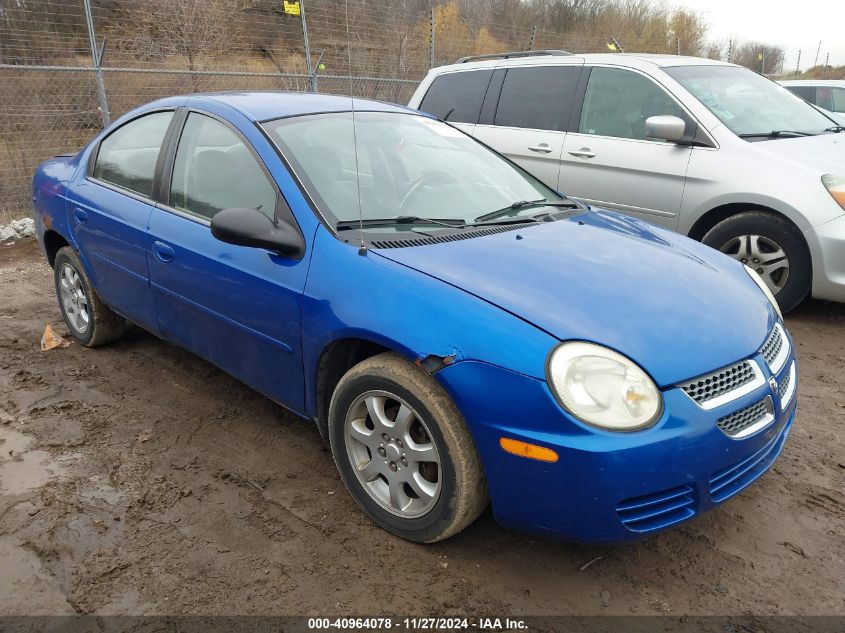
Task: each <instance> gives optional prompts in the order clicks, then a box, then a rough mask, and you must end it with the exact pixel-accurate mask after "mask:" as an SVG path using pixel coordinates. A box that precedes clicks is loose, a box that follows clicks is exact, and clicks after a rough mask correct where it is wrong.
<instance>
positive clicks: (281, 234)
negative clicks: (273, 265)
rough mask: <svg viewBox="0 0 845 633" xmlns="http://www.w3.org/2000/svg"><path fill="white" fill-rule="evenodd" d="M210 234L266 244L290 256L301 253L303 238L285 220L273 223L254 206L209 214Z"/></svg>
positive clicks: (236, 241) (258, 245) (245, 243)
mask: <svg viewBox="0 0 845 633" xmlns="http://www.w3.org/2000/svg"><path fill="white" fill-rule="evenodd" d="M211 234H212V235H213V236H214V237H216V238H217V239H218V240H220V241H221V242H226V243H227V244H236V245H238V246H251V247H255V248H266V249H268V250H271V251H275V252H277V253H279V254H280V255H284V256H286V257H292V258H294V259H299V258H300V257H302V255H304V254H305V241H304V240H303V239H302V236H301V235H300V234H299V232H298V231H297V230H296V229H294V228H293V227H292V226H290V225H289V224H287V223H285V222H281V223H279V226H276V225H275V224H274V223H273V220H271V219H270V218H268V217H267V216H266V215H264V214H263V213H261V211H258V210H257V209H224V210H223V211H220V212H219V213H217V214H216V215H215V216H214V217H213V218H211Z"/></svg>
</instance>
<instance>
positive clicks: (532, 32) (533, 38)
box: [528, 24, 537, 51]
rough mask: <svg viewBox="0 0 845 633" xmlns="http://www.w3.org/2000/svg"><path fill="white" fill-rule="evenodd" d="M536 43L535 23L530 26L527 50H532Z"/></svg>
mask: <svg viewBox="0 0 845 633" xmlns="http://www.w3.org/2000/svg"><path fill="white" fill-rule="evenodd" d="M536 44H537V25H536V24H535V25H534V26H532V27H531V41H530V42H529V43H528V50H529V51H533V50H534V46H535V45H536Z"/></svg>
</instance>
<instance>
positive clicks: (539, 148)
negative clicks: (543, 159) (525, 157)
mask: <svg viewBox="0 0 845 633" xmlns="http://www.w3.org/2000/svg"><path fill="white" fill-rule="evenodd" d="M528 149H530V150H531V151H532V152H539V153H540V154H549V153H550V152H551V151H552V148H551V147H549V144H548V143H540V144H539V145H531V146H530V147H529V148H528Z"/></svg>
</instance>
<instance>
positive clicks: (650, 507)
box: [437, 341, 797, 542]
mask: <svg viewBox="0 0 845 633" xmlns="http://www.w3.org/2000/svg"><path fill="white" fill-rule="evenodd" d="M790 344H791V341H790ZM755 360H756V361H757V362H758V364H759V366H760V368H761V370H762V371H763V372H764V374H765V376H766V378H767V379H768V378H769V376H770V373H769V371H768V367H767V365H766V363H765V361H764V359H763V358H762V356H758V357H756V358H755ZM793 363H794V356H793V352H792V351H791V350H790V358H789V360H788V361H787V362H786V364H785V366H784V368H783V369H782V370H780V372H779V374H778V376H776V377H775V378H776V379H777V382H778V384H780V383H781V381H782V380H783V379H784V378H785V377H786V375H788V374H789V372H790V368H791V366H792V364H793ZM437 376H438V378H439V379H440V381H441V383H442V384H443V385H444V387H445V388H446V389H447V391H448V392H449V393H450V395H451V396H452V397H453V398H454V400H455V402H456V403H457V405H458V408H459V409H460V410H461V412H462V413H463V415H464V418H465V419H466V421H467V424H468V425H469V428H470V431H471V433H472V435H473V437H474V439H475V442H476V445H477V447H478V450H479V454H480V456H481V460H482V463H483V466H484V469H485V475H486V477H487V483H488V489H489V493H490V497H491V502H492V506H493V512H494V514H495V516H496V519H497V520H498V521H499V522H500V523H501V524H503V525H505V526H508V527H512V528H515V529H519V530H523V531H530V532H536V533H543V534H548V535H554V536H558V537H563V538H566V539H569V540H574V541H581V542H620V541H626V540H631V539H635V538H639V537H642V536H643V535H646V534H649V533H653V532H656V531H659V530H661V529H664V528H666V527H669V526H670V525H674V524H676V523H680V522H681V521H684V520H687V519H689V518H691V517H693V516H696V515H697V514H700V513H702V512H704V511H706V510H709V509H710V508H712V507H714V506H716V505H718V504H719V503H722V502H723V501H725V500H727V499H729V498H730V497H732V496H733V495H735V494H736V493H738V492H739V491H740V490H742V489H744V488H745V487H746V486H748V485H749V484H751V483H752V482H753V481H754V480H756V479H757V478H758V477H759V476H760V475H762V474H763V473H764V472H765V471H766V470H768V469H769V467H770V466H771V465H772V464H773V463H774V461H775V460H776V458H777V457H778V455H779V454H780V452H781V450H782V449H783V446H784V443H785V441H786V437H787V435H788V434H789V431H790V428H791V426H792V423H793V420H794V417H795V406H796V401H797V389H792V390H790V391H791V396H790V397H789V400H788V402H784V403H783V404H782V403H781V400H780V397H779V395H778V393H777V389H776V388H775V389H772V387H771V386H770V385H769V383H768V380H767V381H766V383H765V384H764V385H763V386H761V387H759V388H758V389H756V390H754V391H752V392H751V393H748V394H746V395H745V396H742V397H741V398H738V399H736V400H734V401H732V402H730V403H728V404H725V405H723V406H720V407H717V408H714V409H710V410H704V409H702V408H700V407H699V406H698V405H697V404H695V403H694V402H693V401H692V400H691V399H690V398H689V397H688V396H687V395H686V394H685V393H684V392H683V391H682V390H681V389H680V388H670V389H668V390H666V391H664V403H665V410H664V414H663V417H662V418H661V420H660V421H659V422H658V423H657V424H656V425H655V426H653V427H652V428H650V429H647V430H645V431H638V432H633V433H614V432H607V431H601V430H599V429H595V428H591V427H588V426H586V425H583V424H581V423H580V422H577V421H575V420H573V419H572V418H570V417H569V416H568V414H566V413H565V412H564V411H563V410H561V408H560V407H559V406H558V404H557V402H556V401H555V399H554V397H553V396H552V394H551V392H550V391H549V388H548V385H547V384H546V382H545V381H542V380H537V379H535V378H530V377H527V376H524V375H521V374H516V373H513V372H510V371H508V370H505V369H502V368H499V367H495V366H492V365H488V364H485V363H480V362H472V361H464V362H460V363H456V364H455V365H452V366H450V367H447V368H446V369H443V370H442V371H440V372H439V373H438V374H437ZM795 380H796V381H797V371H796V373H795ZM794 387H797V384H796V385H794ZM766 396H770V397H772V400H773V403H774V407H773V416H774V419H773V421H772V422H771V423H769V424H768V425H767V426H766V427H764V428H763V429H761V430H760V431H758V432H756V433H754V434H752V435H749V436H747V437H745V438H742V439H733V438H731V437H729V436H728V435H726V434H725V433H723V432H722V431H721V430H719V428H717V426H716V424H715V423H716V420H717V419H718V418H720V417H721V416H724V415H727V414H730V413H733V412H735V411H738V410H740V409H742V408H744V407H747V406H750V405H752V404H754V403H755V402H759V401H760V400H761V399H763V398H765V397H766ZM501 437H510V438H514V439H517V440H522V441H525V442H529V443H532V444H538V445H541V446H545V447H548V448H551V449H552V450H554V451H556V452H557V453H558V455H559V456H560V458H559V460H558V461H557V462H554V463H545V462H539V461H532V460H529V459H525V458H523V457H517V456H515V455H512V454H510V453H505V452H504V451H503V450H502V449H501V448H500V446H499V439H500V438H501Z"/></svg>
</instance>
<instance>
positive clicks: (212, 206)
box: [170, 112, 276, 220]
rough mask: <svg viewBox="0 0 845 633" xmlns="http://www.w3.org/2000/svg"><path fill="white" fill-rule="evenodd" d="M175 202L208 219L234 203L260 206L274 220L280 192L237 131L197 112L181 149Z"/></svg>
mask: <svg viewBox="0 0 845 633" xmlns="http://www.w3.org/2000/svg"><path fill="white" fill-rule="evenodd" d="M170 206H172V207H174V208H176V209H180V210H182V211H187V212H189V213H192V214H194V215H198V216H200V217H203V218H206V219H208V220H210V219H211V218H212V217H214V215H215V214H216V213H217V212H218V211H222V210H223V209H230V208H235V207H237V208H247V209H258V210H259V211H261V212H262V213H264V214H265V215H266V216H268V217H269V218H271V219H273V218H274V217H275V206H276V191H275V189H274V188H273V186H272V185H271V184H270V181H269V180H268V179H267V176H266V175H265V173H264V171H263V170H262V169H261V166H260V165H259V164H258V162H257V161H256V159H255V157H254V156H253V155H252V153H251V152H250V151H249V148H247V146H246V145H245V144H244V142H243V141H241V139H240V137H239V136H238V135H237V134H235V133H234V132H233V131H232V130H231V129H229V128H228V127H227V126H225V125H223V124H222V123H220V122H219V121H215V120H214V119H212V118H211V117H207V116H204V115H202V114H197V113H196V112H192V113H191V114H189V115H188V119H187V121H186V122H185V127H184V129H183V130H182V136H181V138H180V140H179V149H178V150H177V151H176V160H175V162H174V164H173V177H172V178H171V185H170Z"/></svg>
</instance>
